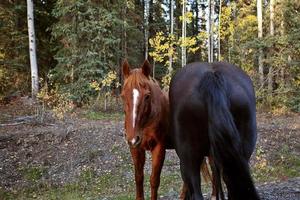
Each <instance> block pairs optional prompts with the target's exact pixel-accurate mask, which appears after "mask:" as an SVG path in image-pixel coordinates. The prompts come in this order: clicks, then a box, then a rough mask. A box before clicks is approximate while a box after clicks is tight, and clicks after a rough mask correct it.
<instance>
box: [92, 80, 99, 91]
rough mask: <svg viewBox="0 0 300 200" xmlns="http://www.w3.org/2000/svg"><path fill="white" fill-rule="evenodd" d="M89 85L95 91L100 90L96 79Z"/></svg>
mask: <svg viewBox="0 0 300 200" xmlns="http://www.w3.org/2000/svg"><path fill="white" fill-rule="evenodd" d="M90 87H91V88H93V89H94V90H96V91H99V90H100V84H99V83H98V82H97V81H93V82H91V83H90Z"/></svg>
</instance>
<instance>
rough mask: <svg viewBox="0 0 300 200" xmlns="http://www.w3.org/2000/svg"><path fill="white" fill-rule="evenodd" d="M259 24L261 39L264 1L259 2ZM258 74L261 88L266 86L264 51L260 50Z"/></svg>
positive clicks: (258, 0)
mask: <svg viewBox="0 0 300 200" xmlns="http://www.w3.org/2000/svg"><path fill="white" fill-rule="evenodd" d="M257 23H258V38H259V39H261V38H262V36H263V27H262V0H257ZM258 73H259V81H260V86H261V87H263V86H264V67H263V50H262V48H260V49H259V55H258Z"/></svg>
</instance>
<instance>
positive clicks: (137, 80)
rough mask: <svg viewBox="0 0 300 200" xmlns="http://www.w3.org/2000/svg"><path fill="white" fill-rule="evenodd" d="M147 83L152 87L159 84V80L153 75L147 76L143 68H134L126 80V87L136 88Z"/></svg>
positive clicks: (142, 86)
mask: <svg viewBox="0 0 300 200" xmlns="http://www.w3.org/2000/svg"><path fill="white" fill-rule="evenodd" d="M146 85H149V86H150V87H151V88H153V87H155V86H158V88H159V84H158V82H157V81H156V80H155V79H154V78H152V77H149V78H147V77H145V75H144V74H143V73H142V70H141V69H133V70H132V71H131V73H130V76H129V77H128V78H127V79H126V80H125V83H124V88H135V87H137V89H141V88H144V87H145V86H146Z"/></svg>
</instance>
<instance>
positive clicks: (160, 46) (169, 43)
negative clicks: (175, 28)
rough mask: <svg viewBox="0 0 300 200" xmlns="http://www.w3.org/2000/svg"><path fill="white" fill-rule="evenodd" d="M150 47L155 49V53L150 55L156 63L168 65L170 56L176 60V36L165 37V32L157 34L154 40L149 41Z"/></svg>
mask: <svg viewBox="0 0 300 200" xmlns="http://www.w3.org/2000/svg"><path fill="white" fill-rule="evenodd" d="M149 43H150V46H151V47H153V48H154V50H153V51H151V52H150V53H149V55H150V56H151V57H153V59H154V60H155V61H156V62H160V63H163V62H165V63H164V64H165V65H167V64H168V63H167V60H168V59H169V57H170V56H172V57H173V60H174V59H176V57H177V56H176V52H175V49H174V47H175V46H176V41H175V37H174V35H169V36H168V37H165V36H164V34H163V32H161V31H160V32H157V33H156V35H155V37H154V38H151V39H149Z"/></svg>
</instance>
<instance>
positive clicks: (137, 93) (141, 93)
mask: <svg viewBox="0 0 300 200" xmlns="http://www.w3.org/2000/svg"><path fill="white" fill-rule="evenodd" d="M122 71H123V78H124V85H123V89H122V94H121V96H122V99H123V104H124V111H125V129H126V140H127V142H128V144H129V145H131V146H132V147H137V146H138V145H139V144H140V143H141V141H142V139H143V130H144V128H145V126H146V125H147V123H148V122H149V119H150V118H151V116H152V114H151V113H152V111H153V105H152V104H153V98H154V97H153V91H152V87H151V85H153V81H152V79H151V78H150V73H151V65H150V64H149V62H148V61H147V60H145V61H144V63H143V65H142V67H141V68H138V69H132V70H131V69H130V66H129V64H128V62H127V60H125V61H124V62H123V65H122Z"/></svg>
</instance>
